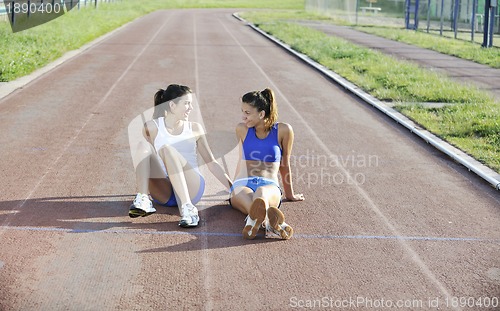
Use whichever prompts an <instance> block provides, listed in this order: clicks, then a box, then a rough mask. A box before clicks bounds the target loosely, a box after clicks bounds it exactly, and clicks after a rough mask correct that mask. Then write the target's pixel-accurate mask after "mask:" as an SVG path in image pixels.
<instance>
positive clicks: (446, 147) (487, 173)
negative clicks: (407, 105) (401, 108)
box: [233, 13, 500, 190]
mask: <svg viewBox="0 0 500 311" xmlns="http://www.w3.org/2000/svg"><path fill="white" fill-rule="evenodd" d="M233 16H234V17H235V18H236V19H238V20H240V21H242V22H244V23H246V24H247V25H248V26H250V27H251V28H252V29H253V30H255V31H257V32H258V33H260V34H261V35H263V36H264V37H266V38H267V39H269V40H271V41H273V42H274V43H275V44H277V45H279V46H280V47H282V48H283V49H285V50H286V51H288V52H289V53H291V54H292V55H294V56H295V57H297V58H299V59H301V60H302V61H304V62H305V63H307V64H308V65H310V66H311V67H313V68H314V69H316V70H318V71H319V72H321V73H322V74H324V75H325V76H327V77H328V78H330V79H331V80H333V81H334V82H335V83H337V84H339V85H341V86H342V87H344V88H345V89H346V90H348V91H350V92H351V93H353V94H354V95H356V96H357V97H359V98H360V99H362V100H363V101H365V102H366V103H368V104H370V105H372V106H373V107H375V108H377V109H378V110H379V111H381V112H382V113H384V114H385V115H387V116H388V117H390V118H391V119H393V120H394V121H396V122H397V123H399V124H401V125H403V126H404V127H406V128H407V129H408V130H410V131H411V132H412V133H413V134H415V135H417V136H418V137H420V138H421V139H423V140H424V141H425V142H427V143H428V144H431V145H432V146H433V147H435V148H436V149H438V150H439V151H441V152H443V153H445V154H446V155H448V156H449V157H451V158H452V159H453V160H455V161H456V162H458V163H460V164H462V165H463V166H465V167H466V168H467V169H468V170H469V171H472V172H474V173H475V174H477V175H478V176H479V177H481V178H482V179H484V180H485V181H487V182H488V183H489V184H491V185H492V186H493V187H494V188H495V189H496V190H500V174H498V173H496V172H495V171H494V170H492V169H491V168H489V167H487V166H485V165H484V164H482V163H480V162H479V161H477V160H476V159H474V158H472V157H471V156H469V155H468V154H466V153H465V152H463V151H462V150H460V149H457V148H455V147H454V146H452V145H450V144H449V143H447V142H445V141H443V140H442V139H441V138H439V137H437V136H436V135H434V134H432V133H431V132H429V131H426V130H425V129H423V128H421V127H420V126H418V125H417V124H415V123H414V122H413V121H411V120H410V119H408V118H407V117H406V116H404V115H403V114H401V113H399V112H398V111H396V110H394V109H393V108H391V107H390V106H388V105H387V104H385V103H384V102H382V101H380V100H378V99H377V98H375V97H373V96H371V95H370V94H368V93H365V92H364V91H363V90H361V89H360V88H359V87H357V86H356V85H354V84H352V83H351V82H349V81H347V80H346V79H344V78H343V77H341V76H339V75H338V74H336V73H335V72H333V71H331V70H330V69H328V68H326V67H324V66H323V65H320V64H318V63H316V62H315V61H314V60H312V59H311V58H309V57H308V56H307V55H305V54H302V53H299V52H297V51H295V50H294V49H292V48H291V47H290V46H289V45H287V44H285V43H283V42H282V41H280V40H278V39H277V38H275V37H273V36H271V35H269V34H268V33H266V32H264V31H263V30H261V29H260V28H258V27H257V26H255V25H254V24H252V23H249V22H248V21H246V20H245V19H243V18H241V17H240V16H239V15H238V13H233Z"/></svg>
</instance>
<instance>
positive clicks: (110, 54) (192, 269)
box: [0, 10, 500, 310]
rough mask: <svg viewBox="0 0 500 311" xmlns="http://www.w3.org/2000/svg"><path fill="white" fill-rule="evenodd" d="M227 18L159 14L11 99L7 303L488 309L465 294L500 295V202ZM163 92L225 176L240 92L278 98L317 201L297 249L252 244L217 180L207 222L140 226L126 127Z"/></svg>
mask: <svg viewBox="0 0 500 311" xmlns="http://www.w3.org/2000/svg"><path fill="white" fill-rule="evenodd" d="M231 13H233V12H232V11H227V10H179V11H159V12H155V13H153V14H150V15H148V16H145V17H143V18H140V19H138V20H136V21H135V22H133V23H131V24H129V25H127V26H125V27H123V28H122V29H120V30H118V31H116V32H115V33H113V34H112V35H110V36H107V37H106V38H105V39H104V40H101V41H99V42H98V43H97V44H95V45H94V46H92V47H91V48H89V49H87V50H85V51H84V52H82V53H81V54H79V55H77V56H75V57H73V58H72V59H71V60H69V61H67V62H65V63H63V64H62V65H60V66H58V67H56V68H55V69H53V70H51V71H49V72H48V73H46V74H44V75H42V76H41V77H39V78H37V79H35V80H34V81H32V82H31V83H29V84H28V85H26V86H24V87H23V88H22V89H19V90H17V91H15V92H14V93H12V94H10V95H9V96H7V97H5V98H3V99H0V119H1V122H0V130H1V133H2V135H1V138H0V139H1V146H2V148H0V155H1V159H2V164H1V174H2V175H1V177H2V178H0V187H1V190H2V198H1V201H0V241H1V247H0V310H290V309H297V308H299V307H308V306H309V307H311V306H316V307H318V308H319V307H332V309H335V307H336V306H339V304H344V306H348V307H349V309H357V310H368V309H374V308H373V307H375V306H377V305H380V304H381V303H383V302H385V303H386V304H391V303H392V304H394V305H396V304H405V305H407V306H408V308H403V309H408V310H409V309H413V310H417V309H422V310H424V309H425V310H432V309H435V310H437V308H434V306H435V302H438V304H439V309H440V310H454V309H456V310H460V309H461V310H476V309H481V310H483V309H484V308H478V307H474V308H467V307H466V308H460V307H459V306H458V305H457V304H455V303H454V302H457V300H454V299H455V298H454V297H457V299H458V298H460V297H467V298H468V297H473V298H475V299H476V300H477V299H481V298H484V297H499V296H500V260H499V258H500V230H499V224H500V213H499V212H500V199H499V195H498V192H497V191H495V190H494V189H493V188H492V187H490V186H488V185H487V184H486V183H485V182H483V181H482V180H480V179H479V178H477V177H476V176H475V175H474V174H471V173H469V172H467V171H466V170H465V169H463V168H462V167H461V166H460V165H457V164H455V163H453V162H451V161H450V160H449V159H448V158H447V157H445V156H443V155H442V154H441V153H439V152H437V151H435V150H434V149H432V148H431V147H430V146H428V145H426V144H425V143H423V142H421V141H420V140H419V139H417V138H416V137H415V136H413V135H412V134H411V133H410V132H408V131H407V130H405V129H403V128H402V127H400V126H398V125H397V124H394V123H393V122H392V121H391V120H389V119H388V118H387V117H384V116H383V115H381V114H380V113H378V112H377V111H375V110H374V109H373V108H371V107H370V106H368V105H365V104H364V103H362V102H360V101H359V100H358V99H357V98H355V97H353V96H351V95H349V94H347V93H345V92H344V91H343V90H342V89H340V88H338V87H337V86H336V85H334V84H332V82H331V81H329V80H328V79H326V78H324V77H323V76H321V75H320V74H319V73H318V72H316V71H314V70H312V69H310V68H309V67H307V66H306V65H304V64H303V63H302V62H300V61H299V60H297V59H296V58H294V57H292V56H291V55H289V54H288V53H286V52H284V51H282V50H281V49H280V48H279V47H277V46H276V45H274V44H273V43H271V42H270V41H268V40H267V39H265V38H263V37H261V36H260V35H259V34H257V33H256V32H255V31H253V30H252V29H250V28H249V27H248V26H246V25H245V24H244V23H242V22H240V21H238V20H237V19H235V18H234V17H232V16H231ZM169 83H181V84H187V85H190V86H192V88H193V89H194V90H195V92H196V96H197V98H198V99H199V102H200V104H199V106H198V112H199V113H198V115H196V116H194V118H195V119H196V120H198V121H200V122H203V124H204V126H205V127H206V129H207V131H208V133H209V134H208V137H209V141H210V143H211V146H212V149H213V151H214V153H215V154H216V156H217V157H218V158H219V159H220V161H221V163H223V164H224V166H226V167H227V168H228V170H229V171H230V173H231V174H232V173H233V172H234V163H235V159H236V154H235V152H234V147H235V139H234V127H235V125H236V124H237V122H239V117H240V106H239V98H240V96H241V95H242V94H243V93H245V92H246V91H249V90H260V89H263V88H265V87H271V88H273V89H274V90H275V92H276V95H277V100H278V105H279V108H280V119H281V121H283V122H288V123H290V124H291V125H292V126H293V128H294V130H295V133H296V134H295V136H296V137H295V138H296V140H295V145H294V159H293V160H294V161H293V163H294V164H295V168H294V172H295V177H296V179H295V188H296V191H297V192H301V193H304V194H305V196H306V201H304V202H299V203H290V202H285V203H283V205H282V209H283V211H284V212H285V215H286V216H287V222H288V223H290V224H291V225H292V226H293V227H294V229H295V236H294V238H293V239H291V240H289V241H281V240H276V239H264V238H263V237H262V236H260V237H258V238H257V239H256V240H254V241H246V240H243V239H242V238H241V236H240V232H241V229H242V227H243V225H244V216H243V215H242V214H240V213H239V212H237V211H235V210H232V209H231V208H230V207H229V206H228V205H227V202H226V200H225V199H226V196H225V194H224V192H223V191H222V186H221V185H220V184H218V183H217V182H216V181H215V180H214V178H213V177H212V176H210V175H206V177H207V180H208V186H207V191H206V196H205V197H204V199H203V201H202V202H201V204H200V205H199V207H200V209H201V212H200V215H201V217H202V223H201V225H200V227H198V228H196V229H193V230H185V229H180V228H178V226H177V222H178V216H177V211H176V210H174V209H167V208H160V209H159V211H158V213H157V214H155V215H152V216H149V217H146V218H140V219H130V218H129V217H128V215H127V211H128V206H129V204H130V202H131V200H132V199H133V196H134V194H135V185H134V176H135V175H134V170H133V165H132V159H131V155H130V150H129V140H128V126H129V125H130V124H131V122H133V120H134V118H135V117H137V116H138V115H140V114H141V113H142V112H144V111H145V110H147V109H148V108H150V107H151V105H152V96H153V94H154V92H155V91H156V90H157V89H158V88H161V87H165V86H166V85H167V84H169ZM205 171H206V169H205ZM430 301H432V303H430ZM370 304H371V305H370ZM370 306H372V308H370ZM455 306H458V307H456V308H455ZM491 310H492V309H491Z"/></svg>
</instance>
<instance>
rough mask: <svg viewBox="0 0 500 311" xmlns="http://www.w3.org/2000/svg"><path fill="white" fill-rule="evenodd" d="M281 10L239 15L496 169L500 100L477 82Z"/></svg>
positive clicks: (499, 165)
mask: <svg viewBox="0 0 500 311" xmlns="http://www.w3.org/2000/svg"><path fill="white" fill-rule="evenodd" d="M285 15H286V14H284V13H278V14H276V15H274V13H273V12H271V13H265V14H263V13H262V12H258V13H254V12H245V13H244V14H242V16H243V17H244V18H245V19H247V20H249V21H251V22H253V23H255V24H258V26H259V27H260V28H261V29H262V30H264V31H266V32H268V33H269V34H271V35H273V36H274V37H276V38H278V39H280V40H282V41H283V42H285V43H287V44H288V45H290V46H291V47H292V48H293V49H295V50H297V51H299V52H301V53H304V54H306V55H308V56H309V57H311V58H312V59H313V60H315V61H316V62H318V63H320V64H322V65H324V66H326V67H327V68H329V69H331V70H333V71H335V72H336V73H338V74H339V75H341V76H343V77H344V78H346V79H347V80H349V81H351V82H352V83H354V84H356V85H357V86H359V87H360V88H362V89H363V90H365V91H366V92H368V93H370V94H372V95H373V96H375V97H377V98H378V99H380V100H383V101H392V102H395V103H396V106H395V108H396V109H397V110H399V111H400V112H401V113H403V114H405V115H406V116H408V117H409V118H411V119H413V120H414V121H415V122H417V123H418V124H420V125H422V126H423V127H425V128H426V129H428V130H429V131H431V132H433V133H434V134H436V135H438V136H440V137H441V138H442V139H444V140H446V141H448V142H449V143H451V144H453V145H454V146H456V147H458V148H460V149H461V150H463V151H465V152H467V153H468V154H470V155H471V156H473V157H474V158H476V159H477V160H479V161H481V162H482V163H484V164H485V165H487V166H489V167H490V168H492V169H494V170H495V171H497V172H500V103H498V102H495V101H494V100H493V98H491V97H489V96H487V95H485V93H484V92H483V91H479V90H478V89H477V88H476V87H473V86H465V85H463V84H460V83H458V82H454V81H452V80H451V79H449V78H448V77H446V76H445V75H443V74H439V73H436V72H433V71H430V70H426V69H423V68H420V67H419V66H417V65H415V64H412V63H409V62H404V61H400V60H396V59H395V58H393V57H390V56H387V55H385V54H382V53H380V52H377V51H374V50H371V49H368V48H364V47H361V46H358V45H355V44H352V43H350V42H348V41H346V40H343V39H340V38H336V37H332V36H328V35H326V34H324V33H322V32H320V31H317V30H314V29H310V28H308V27H305V26H300V25H298V24H295V23H293V22H287V21H286V19H284V16H285ZM426 102H441V103H449V105H445V106H444V107H438V108H428V107H426V106H425V105H422V104H421V103H426ZM398 103H399V104H398ZM408 103H412V104H408Z"/></svg>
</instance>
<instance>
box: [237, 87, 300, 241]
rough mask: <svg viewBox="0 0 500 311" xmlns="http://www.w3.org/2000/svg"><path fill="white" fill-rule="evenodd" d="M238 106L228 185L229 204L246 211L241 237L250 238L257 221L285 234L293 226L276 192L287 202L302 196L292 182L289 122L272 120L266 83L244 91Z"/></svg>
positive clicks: (272, 106)
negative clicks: (236, 158) (234, 163)
mask: <svg viewBox="0 0 500 311" xmlns="http://www.w3.org/2000/svg"><path fill="white" fill-rule="evenodd" d="M241 111H242V114H243V115H242V120H243V122H242V123H240V124H238V126H237V127H236V136H237V138H238V141H239V146H240V148H239V149H240V161H239V162H238V165H237V168H236V179H235V181H234V182H233V185H232V187H231V189H230V192H231V194H230V195H231V199H230V203H231V205H232V206H233V207H234V208H236V209H238V210H240V211H241V212H243V213H244V214H246V215H248V216H247V218H246V224H245V227H244V228H243V231H242V234H243V237H244V238H245V239H254V238H255V236H256V235H257V232H258V230H259V229H260V228H261V227H262V226H265V228H266V230H267V232H272V233H274V234H276V235H278V236H279V237H281V238H282V239H289V238H291V237H292V235H293V229H292V227H291V226H290V225H288V224H287V223H286V222H285V215H284V214H283V212H282V211H281V210H279V207H280V205H281V197H282V195H283V194H284V196H285V198H286V199H287V200H289V201H303V200H304V195H302V194H296V193H294V191H293V186H292V175H291V169H290V155H291V152H292V145H293V138H294V134H293V129H292V127H291V126H290V125H289V124H286V123H281V122H277V118H278V110H277V107H276V102H275V100H274V93H273V91H272V90H271V89H269V88H266V89H265V90H263V91H254V92H249V93H246V94H245V95H243V97H242V104H241ZM278 173H279V174H280V176H281V180H282V182H283V190H282V189H281V188H280V186H279V181H278Z"/></svg>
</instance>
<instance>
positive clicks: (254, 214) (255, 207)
mask: <svg viewBox="0 0 500 311" xmlns="http://www.w3.org/2000/svg"><path fill="white" fill-rule="evenodd" d="M248 217H250V219H251V220H253V221H255V223H254V224H253V225H245V228H243V231H242V232H241V234H242V235H243V238H245V239H247V240H253V239H255V236H257V232H258V231H259V228H260V225H261V224H262V222H263V221H264V219H266V202H265V201H264V200H263V199H260V198H257V199H255V200H254V201H253V203H252V206H251V207H250V213H249V214H248Z"/></svg>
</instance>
